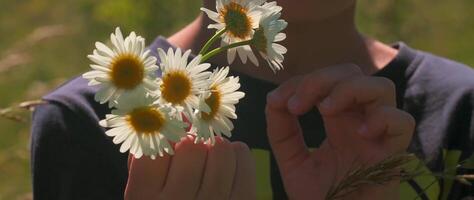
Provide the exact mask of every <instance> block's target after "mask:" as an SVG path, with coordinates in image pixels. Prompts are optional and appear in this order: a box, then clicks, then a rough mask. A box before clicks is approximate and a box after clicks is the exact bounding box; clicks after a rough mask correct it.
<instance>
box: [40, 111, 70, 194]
mask: <svg viewBox="0 0 474 200" xmlns="http://www.w3.org/2000/svg"><path fill="white" fill-rule="evenodd" d="M71 114H72V113H71V112H68V110H67V109H65V108H64V107H62V106H60V105H58V104H53V103H47V104H44V105H40V106H38V107H37V108H36V110H35V112H34V113H33V123H32V130H31V131H32V132H31V168H32V175H33V196H34V199H35V200H43V199H49V200H55V199H70V196H69V194H70V190H71V177H70V174H71V171H72V167H73V165H71V164H72V163H71V162H70V161H69V160H68V159H65V158H67V157H68V154H69V155H70V153H71V152H70V151H71V149H70V148H67V147H68V145H70V142H71V140H70V135H69V133H68V128H70V127H69V126H70V125H69V124H68V123H67V119H68V118H69V117H70V116H69V115H71Z"/></svg>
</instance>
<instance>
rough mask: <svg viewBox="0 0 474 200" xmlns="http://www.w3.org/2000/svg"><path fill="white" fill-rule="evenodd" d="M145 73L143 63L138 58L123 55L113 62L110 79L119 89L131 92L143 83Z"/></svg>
mask: <svg viewBox="0 0 474 200" xmlns="http://www.w3.org/2000/svg"><path fill="white" fill-rule="evenodd" d="M144 73H145V72H144V66H143V63H142V62H141V61H140V59H139V58H138V57H137V56H135V55H130V54H123V55H119V56H118V57H117V58H115V59H114V60H113V61H112V64H111V72H110V78H111V80H112V83H113V84H114V85H115V86H116V87H117V88H120V89H127V90H130V89H133V88H135V87H136V86H137V85H139V84H140V83H141V82H142V80H143V77H144Z"/></svg>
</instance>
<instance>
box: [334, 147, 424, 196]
mask: <svg viewBox="0 0 474 200" xmlns="http://www.w3.org/2000/svg"><path fill="white" fill-rule="evenodd" d="M414 158H415V156H414V155H413V154H408V153H403V154H397V155H393V156H390V157H388V158H386V159H385V160H382V161H381V162H378V163H376V164H374V165H371V166H365V165H359V166H356V167H354V168H353V169H352V170H350V171H349V172H348V173H347V174H346V175H345V176H344V178H343V179H342V180H341V181H340V182H339V183H338V184H337V185H335V186H332V187H331V189H330V190H329V192H328V194H327V196H326V200H336V199H341V198H343V197H346V196H347V195H349V194H350V193H352V192H355V191H356V190H358V189H359V188H361V187H364V186H370V185H383V184H385V183H388V182H391V181H394V180H408V179H411V178H413V177H415V176H417V174H416V173H415V172H414V173H408V172H403V171H402V172H401V173H400V169H402V167H403V166H404V165H406V164H407V163H409V162H410V161H412V160H413V159H414Z"/></svg>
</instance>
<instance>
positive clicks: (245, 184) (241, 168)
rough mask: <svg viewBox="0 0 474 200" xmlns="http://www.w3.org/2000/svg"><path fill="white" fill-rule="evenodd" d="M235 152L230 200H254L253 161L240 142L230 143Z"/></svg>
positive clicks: (255, 183) (244, 145)
mask: <svg viewBox="0 0 474 200" xmlns="http://www.w3.org/2000/svg"><path fill="white" fill-rule="evenodd" d="M231 145H232V149H233V150H234V152H235V158H236V161H237V162H236V169H235V176H234V183H233V185H232V192H231V195H230V198H229V199H231V200H240V199H248V200H254V199H256V196H257V191H256V188H257V182H256V179H255V177H256V170H255V161H254V160H253V157H252V154H251V153H250V149H249V147H248V146H247V145H246V144H244V143H242V142H233V143H231Z"/></svg>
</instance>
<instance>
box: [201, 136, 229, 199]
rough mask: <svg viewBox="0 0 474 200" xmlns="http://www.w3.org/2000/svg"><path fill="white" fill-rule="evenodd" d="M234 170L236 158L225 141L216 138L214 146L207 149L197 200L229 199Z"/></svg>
mask: <svg viewBox="0 0 474 200" xmlns="http://www.w3.org/2000/svg"><path fill="white" fill-rule="evenodd" d="M235 168H236V156H235V152H234V149H233V148H232V145H231V144H230V142H229V141H228V140H227V139H224V138H221V137H219V138H216V143H215V145H214V146H212V147H209V151H208V153H207V162H206V169H205V172H204V177H203V179H202V184H201V188H200V189H199V192H198V198H197V199H201V200H208V199H229V196H230V192H231V189H232V183H233V180H234V174H235Z"/></svg>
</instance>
